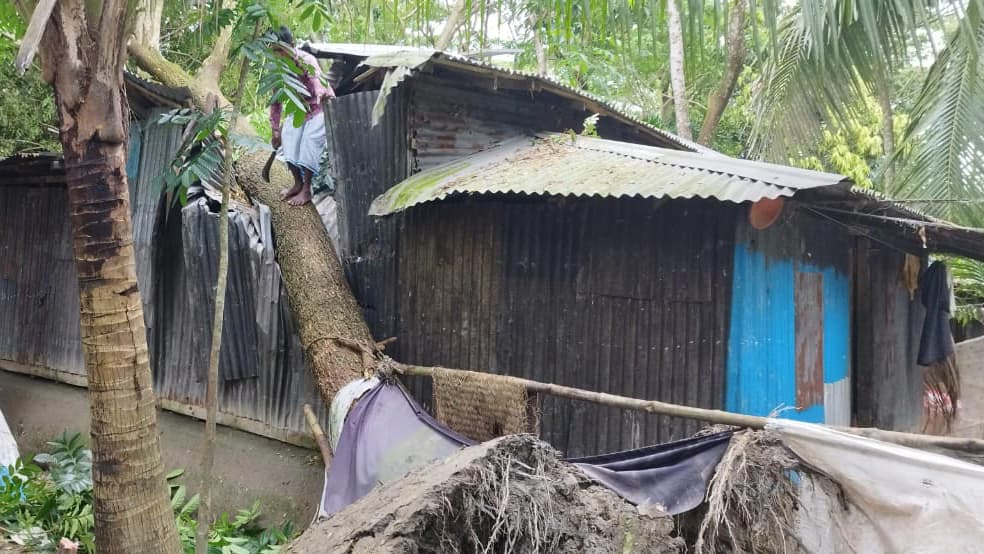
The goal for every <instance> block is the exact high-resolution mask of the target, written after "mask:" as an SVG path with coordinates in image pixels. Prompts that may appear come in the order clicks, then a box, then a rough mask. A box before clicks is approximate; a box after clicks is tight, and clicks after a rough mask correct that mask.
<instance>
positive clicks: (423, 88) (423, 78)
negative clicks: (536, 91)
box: [408, 74, 583, 171]
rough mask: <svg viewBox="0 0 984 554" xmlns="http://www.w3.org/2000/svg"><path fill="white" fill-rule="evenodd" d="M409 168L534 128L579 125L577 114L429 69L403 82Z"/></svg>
mask: <svg viewBox="0 0 984 554" xmlns="http://www.w3.org/2000/svg"><path fill="white" fill-rule="evenodd" d="M408 88H409V90H410V93H409V94H410V118H411V126H412V127H411V128H412V135H413V155H414V158H413V159H414V170H415V171H417V170H422V171H423V170H428V169H431V168H435V167H438V166H440V165H442V164H445V163H448V162H453V161H456V160H459V159H461V158H462V157H464V156H468V155H471V154H474V153H476V152H478V151H480V150H484V149H487V148H489V147H491V146H493V145H496V144H498V143H500V142H503V141H506V140H508V139H513V138H516V137H528V136H531V134H532V133H533V131H534V130H555V131H563V130H565V129H572V128H577V127H580V125H581V119H583V118H581V117H578V116H576V115H575V114H574V113H573V112H572V111H571V110H569V109H561V108H559V107H558V106H556V105H551V104H547V103H537V102H531V101H529V98H528V97H524V98H522V99H519V100H517V99H516V98H514V97H513V96H510V95H506V94H495V93H492V92H490V91H488V90H477V89H475V88H472V87H471V86H469V84H468V83H465V82H461V81H455V80H451V79H448V78H442V77H439V76H436V75H431V74H419V75H415V76H414V77H413V79H412V80H410V81H409V83H408Z"/></svg>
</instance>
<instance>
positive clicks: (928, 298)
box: [916, 261, 954, 366]
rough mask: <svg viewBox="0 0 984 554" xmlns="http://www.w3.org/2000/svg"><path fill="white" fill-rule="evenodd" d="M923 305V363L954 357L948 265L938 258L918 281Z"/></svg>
mask: <svg viewBox="0 0 984 554" xmlns="http://www.w3.org/2000/svg"><path fill="white" fill-rule="evenodd" d="M919 287H920V289H921V290H920V295H921V297H922V305H923V306H925V307H926V319H925V320H924V321H923V328H922V337H921V338H920V339H919V356H918V357H917V358H916V361H917V362H918V363H919V365H922V366H931V365H933V364H936V363H939V362H942V361H944V360H946V359H947V358H949V357H951V356H953V352H954V348H953V334H952V333H951V331H950V283H949V282H947V271H946V264H944V263H943V262H940V261H937V262H933V265H931V266H929V269H927V270H926V272H925V273H923V277H922V280H921V282H920V283H919Z"/></svg>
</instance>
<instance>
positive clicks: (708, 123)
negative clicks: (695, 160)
mask: <svg viewBox="0 0 984 554" xmlns="http://www.w3.org/2000/svg"><path fill="white" fill-rule="evenodd" d="M725 48H726V49H727V51H728V61H727V65H726V66H725V69H724V75H723V76H722V77H721V82H720V83H719V84H718V87H717V89H716V90H715V91H714V92H713V93H711V95H710V96H709V97H708V98H707V115H706V116H704V122H703V123H702V124H701V126H700V133H698V135H697V142H698V143H700V144H703V145H704V146H709V145H710V144H711V141H712V140H713V139H714V133H715V132H716V131H717V128H718V124H719V123H721V116H722V115H724V110H725V108H726V107H727V106H728V101H730V100H731V95H732V94H733V93H734V91H735V84H736V83H737V82H738V76H739V75H741V68H742V65H743V64H744V62H745V0H737V1H736V2H735V5H734V6H733V7H732V8H731V18H730V21H729V22H728V38H727V42H726V43H725Z"/></svg>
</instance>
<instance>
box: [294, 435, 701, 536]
mask: <svg viewBox="0 0 984 554" xmlns="http://www.w3.org/2000/svg"><path fill="white" fill-rule="evenodd" d="M672 532H673V523H672V520H671V519H670V518H669V517H668V516H666V515H648V514H647V515H644V514H641V513H639V511H638V510H637V509H636V508H635V507H634V506H632V505H631V504H629V503H627V502H625V501H624V500H622V498H620V497H619V496H617V495H615V494H614V493H613V492H611V491H609V490H608V489H606V488H604V487H602V486H600V485H597V484H595V483H593V482H591V481H590V480H589V479H588V478H587V477H586V476H584V474H582V473H581V472H580V471H579V470H578V469H577V468H576V467H575V466H573V465H571V464H568V463H565V462H561V461H560V460H559V459H558V456H557V453H556V452H555V451H554V450H553V449H552V448H550V447H549V446H548V445H547V444H545V443H543V442H540V441H538V440H536V439H535V438H533V437H530V436H526V435H513V436H508V437H503V438H501V439H497V440H493V441H489V442H487V443H483V444H481V445H478V446H473V447H470V448H466V449H463V450H461V451H460V452H458V453H456V454H455V455H454V456H451V457H450V458H448V459H446V460H443V461H440V462H436V463H434V464H431V465H429V466H426V467H423V468H420V469H418V470H416V471H414V472H412V473H410V474H409V475H407V476H406V477H405V478H403V479H401V480H400V481H397V482H395V483H391V484H389V485H387V486H384V487H380V488H377V489H376V490H374V491H373V492H371V493H370V494H369V495H367V496H366V497H365V498H363V499H361V500H359V501H358V502H356V503H354V504H353V505H351V506H349V507H348V508H346V509H345V510H343V511H342V512H340V513H338V514H336V515H334V516H333V517H331V518H329V519H328V520H326V521H324V522H321V523H317V524H315V525H313V526H312V527H311V528H310V529H309V530H308V531H307V532H305V533H304V535H302V536H301V538H299V539H298V540H297V542H296V543H295V544H294V545H292V547H291V549H290V551H291V552H296V553H302V554H311V553H315V552H318V553H321V552H332V553H334V552H354V553H362V552H374V553H376V552H400V553H404V552H405V553H415V552H462V553H472V552H483V553H484V552H495V553H509V552H516V553H519V552H522V553H526V552H561V553H575V552H577V553H601V552H612V553H615V552H618V553H622V552H639V553H642V552H645V553H656V554H659V553H675V552H680V551H681V549H682V546H683V543H682V541H681V540H680V539H677V538H675V537H673V536H671V535H672Z"/></svg>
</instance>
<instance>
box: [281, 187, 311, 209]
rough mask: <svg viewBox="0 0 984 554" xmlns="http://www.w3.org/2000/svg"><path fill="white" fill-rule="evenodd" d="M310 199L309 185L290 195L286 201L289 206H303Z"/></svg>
mask: <svg viewBox="0 0 984 554" xmlns="http://www.w3.org/2000/svg"><path fill="white" fill-rule="evenodd" d="M310 201H311V187H304V188H303V189H301V191H300V192H298V193H297V194H295V195H294V196H291V197H290V198H289V199H288V200H287V203H288V204H290V205H291V206H303V205H304V204H307V203H308V202H310Z"/></svg>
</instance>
